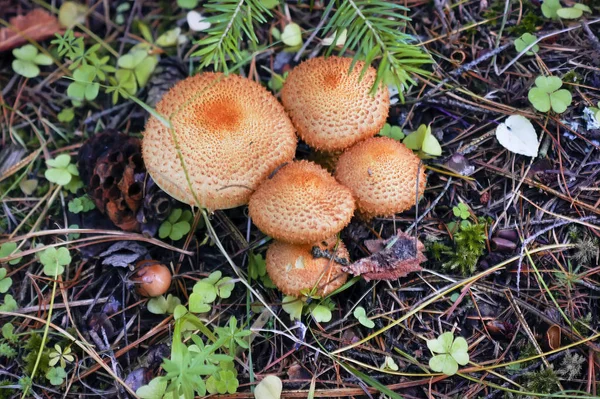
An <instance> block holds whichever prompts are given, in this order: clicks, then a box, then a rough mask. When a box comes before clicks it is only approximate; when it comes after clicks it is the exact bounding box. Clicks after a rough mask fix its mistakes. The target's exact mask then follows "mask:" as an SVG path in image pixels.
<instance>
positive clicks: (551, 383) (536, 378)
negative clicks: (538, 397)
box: [524, 366, 559, 394]
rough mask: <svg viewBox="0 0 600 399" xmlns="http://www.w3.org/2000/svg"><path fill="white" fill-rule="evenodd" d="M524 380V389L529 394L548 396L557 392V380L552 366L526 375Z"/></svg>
mask: <svg viewBox="0 0 600 399" xmlns="http://www.w3.org/2000/svg"><path fill="white" fill-rule="evenodd" d="M524 378H525V383H524V385H525V388H526V389H527V391H529V392H535V393H540V394H548V393H555V392H558V390H559V378H558V375H557V374H556V372H555V371H554V368H553V367H552V366H550V367H547V368H545V369H543V370H540V371H537V372H535V373H527V374H525V375H524Z"/></svg>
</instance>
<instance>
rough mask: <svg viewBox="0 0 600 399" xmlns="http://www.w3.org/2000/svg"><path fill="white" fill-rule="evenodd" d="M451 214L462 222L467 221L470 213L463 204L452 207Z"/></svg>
mask: <svg viewBox="0 0 600 399" xmlns="http://www.w3.org/2000/svg"><path fill="white" fill-rule="evenodd" d="M452 213H453V214H454V216H456V217H459V218H461V219H462V220H467V219H468V218H469V217H470V216H471V212H469V206H468V205H467V204H465V203H463V202H461V203H460V204H458V205H457V206H454V207H452Z"/></svg>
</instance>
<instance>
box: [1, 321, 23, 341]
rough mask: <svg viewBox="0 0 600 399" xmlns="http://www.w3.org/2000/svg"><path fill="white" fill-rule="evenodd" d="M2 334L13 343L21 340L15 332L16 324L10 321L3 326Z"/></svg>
mask: <svg viewBox="0 0 600 399" xmlns="http://www.w3.org/2000/svg"><path fill="white" fill-rule="evenodd" d="M2 336H3V337H4V339H5V340H7V341H9V342H12V343H13V344H14V343H16V342H17V341H18V340H19V336H18V335H17V334H15V326H13V325H12V324H10V323H6V324H5V325H3V326H2Z"/></svg>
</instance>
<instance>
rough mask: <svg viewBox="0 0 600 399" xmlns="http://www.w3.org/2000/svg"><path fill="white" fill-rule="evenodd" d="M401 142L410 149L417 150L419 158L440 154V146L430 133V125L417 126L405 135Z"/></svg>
mask: <svg viewBox="0 0 600 399" xmlns="http://www.w3.org/2000/svg"><path fill="white" fill-rule="evenodd" d="M402 143H404V145H405V146H406V147H408V148H410V149H411V150H414V151H419V156H420V157H421V158H430V157H437V156H439V155H442V147H441V146H440V143H439V142H438V140H437V139H436V138H435V136H434V135H433V134H432V133H431V126H428V125H421V126H419V128H418V129H417V131H416V132H413V133H411V134H409V135H408V136H406V138H405V139H404V141H402Z"/></svg>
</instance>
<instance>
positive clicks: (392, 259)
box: [343, 230, 427, 281]
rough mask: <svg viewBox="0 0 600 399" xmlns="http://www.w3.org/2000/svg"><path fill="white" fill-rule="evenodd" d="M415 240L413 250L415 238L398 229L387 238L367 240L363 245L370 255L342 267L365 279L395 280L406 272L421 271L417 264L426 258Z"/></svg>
mask: <svg viewBox="0 0 600 399" xmlns="http://www.w3.org/2000/svg"><path fill="white" fill-rule="evenodd" d="M392 240H395V241H394V242H393V241H392ZM392 242H393V243H392ZM416 242H417V250H416V251H415V238H414V237H411V236H409V235H408V234H405V233H403V232H402V231H400V230H398V234H397V235H396V236H395V237H391V238H389V239H387V240H382V239H381V240H367V241H365V246H366V247H367V249H368V250H369V251H371V253H372V255H371V256H369V257H366V258H363V259H360V260H359V261H357V262H354V263H353V264H351V265H350V266H347V267H344V269H343V270H344V271H345V272H348V273H350V274H355V275H360V276H362V277H363V278H364V279H365V280H366V281H369V280H395V279H397V278H400V277H404V276H406V275H407V274H408V273H411V272H418V271H421V270H422V268H421V266H419V265H420V264H421V263H423V262H425V261H426V260H427V258H426V257H425V255H423V250H424V249H425V246H424V245H423V244H422V243H421V242H420V241H418V240H416ZM390 244H391V245H390ZM388 245H390V247H389V248H388Z"/></svg>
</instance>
